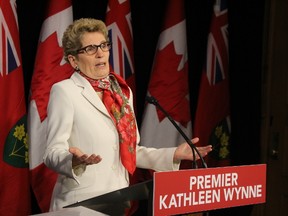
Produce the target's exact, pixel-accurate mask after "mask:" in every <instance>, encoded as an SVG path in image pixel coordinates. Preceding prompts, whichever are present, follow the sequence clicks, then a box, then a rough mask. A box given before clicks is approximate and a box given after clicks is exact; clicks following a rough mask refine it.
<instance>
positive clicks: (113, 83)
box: [80, 72, 137, 174]
mask: <svg viewBox="0 0 288 216" xmlns="http://www.w3.org/2000/svg"><path fill="white" fill-rule="evenodd" d="M80 74H81V75H82V76H83V77H85V78H86V79H87V80H88V81H89V82H90V84H91V85H92V87H93V88H94V90H95V91H97V92H99V91H103V98H102V101H103V103H104V105H105V107H106V109H107V110H108V112H109V114H110V116H111V118H112V120H113V122H114V124H115V125H116V128H117V131H118V134H119V142H120V156H121V161H122V164H123V165H124V167H125V168H126V169H127V170H128V172H129V173H130V174H133V173H134V171H135V168H136V134H137V133H136V120H135V117H134V114H133V111H132V108H131V106H130V105H129V97H130V91H129V87H128V85H127V84H126V82H125V80H124V79H123V78H122V77H121V76H119V75H118V74H116V73H114V72H110V74H109V75H108V76H107V77H105V78H103V79H100V80H96V79H92V78H90V77H88V76H86V75H85V74H84V73H82V72H80Z"/></svg>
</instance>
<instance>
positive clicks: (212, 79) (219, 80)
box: [194, 0, 231, 166]
mask: <svg viewBox="0 0 288 216" xmlns="http://www.w3.org/2000/svg"><path fill="white" fill-rule="evenodd" d="M227 13H228V10H227V2H226V0H217V1H215V5H214V13H213V16H212V21H211V24H210V25H211V26H210V33H209V35H208V42H207V57H206V63H205V65H204V68H203V72H202V77H201V83H200V90H199V96H198V103H197V108H196V114H195V122H194V134H195V136H198V137H200V141H199V145H207V144H211V145H212V146H213V151H212V152H211V153H209V155H208V156H207V158H206V160H207V164H208V166H224V165H228V164H229V158H230V143H231V123H230V105H229V74H228V60H229V59H228V15H227Z"/></svg>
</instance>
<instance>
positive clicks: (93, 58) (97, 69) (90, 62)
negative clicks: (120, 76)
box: [68, 32, 110, 79]
mask: <svg viewBox="0 0 288 216" xmlns="http://www.w3.org/2000/svg"><path fill="white" fill-rule="evenodd" d="M81 42H82V47H86V46H88V45H100V44H102V43H105V42H106V40H105V37H104V35H103V34H102V33H101V32H86V33H84V34H83V36H82V41H81ZM109 55H110V52H109V51H103V50H102V49H101V48H100V47H98V49H97V52H96V53H94V54H92V55H89V54H87V53H86V52H85V51H82V52H80V53H78V58H76V57H74V56H70V57H68V58H69V61H70V63H71V65H72V66H73V67H74V68H75V67H76V65H77V66H78V68H79V70H80V71H81V72H82V73H84V74H85V75H87V76H88V77H91V78H93V79H101V78H104V77H106V76H107V75H108V74H109V71H110V70H109V68H110V67H109ZM70 58H72V59H71V60H72V62H71V60H70Z"/></svg>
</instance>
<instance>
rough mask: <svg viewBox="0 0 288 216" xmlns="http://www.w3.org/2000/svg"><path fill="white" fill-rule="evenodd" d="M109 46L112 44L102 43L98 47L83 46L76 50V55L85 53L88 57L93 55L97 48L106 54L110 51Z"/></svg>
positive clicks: (92, 45) (93, 45)
mask: <svg viewBox="0 0 288 216" xmlns="http://www.w3.org/2000/svg"><path fill="white" fill-rule="evenodd" d="M111 46H112V43H110V42H104V43H101V44H99V45H95V44H91V45H88V46H85V47H83V48H81V49H78V50H77V51H76V52H77V53H78V54H79V53H84V52H86V53H87V54H88V55H93V54H95V53H96V52H97V51H98V48H99V47H100V49H101V50H102V51H103V52H107V51H109V50H110V49H111Z"/></svg>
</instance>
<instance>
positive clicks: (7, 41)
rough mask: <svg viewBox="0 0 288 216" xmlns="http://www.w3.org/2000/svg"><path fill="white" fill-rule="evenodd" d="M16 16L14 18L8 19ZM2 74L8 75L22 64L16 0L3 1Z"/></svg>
mask: <svg viewBox="0 0 288 216" xmlns="http://www.w3.org/2000/svg"><path fill="white" fill-rule="evenodd" d="M7 17H14V19H7ZM0 25H1V28H0V41H1V49H0V56H1V58H0V74H1V76H2V77H3V76H5V75H8V74H9V73H11V72H13V71H14V70H15V69H17V68H18V67H20V66H21V59H20V58H21V57H20V44H19V39H18V23H17V12H16V2H15V1H2V2H1V8H0Z"/></svg>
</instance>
